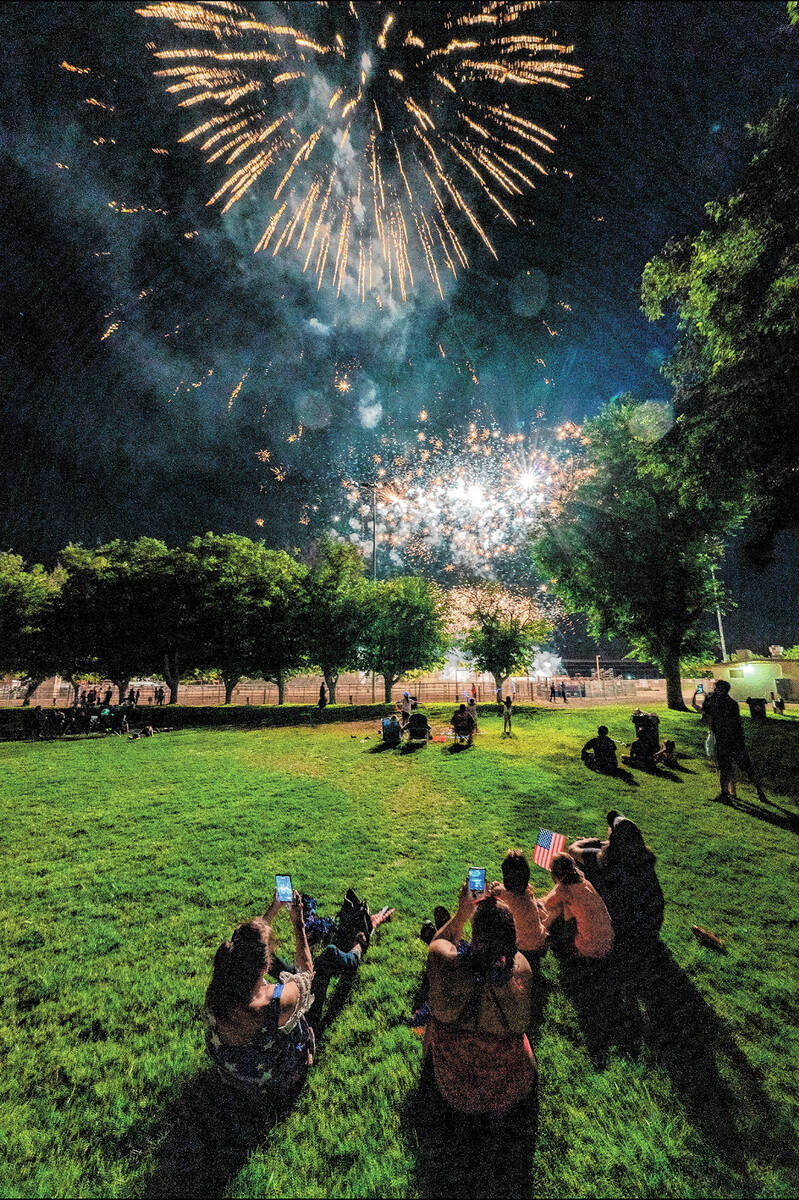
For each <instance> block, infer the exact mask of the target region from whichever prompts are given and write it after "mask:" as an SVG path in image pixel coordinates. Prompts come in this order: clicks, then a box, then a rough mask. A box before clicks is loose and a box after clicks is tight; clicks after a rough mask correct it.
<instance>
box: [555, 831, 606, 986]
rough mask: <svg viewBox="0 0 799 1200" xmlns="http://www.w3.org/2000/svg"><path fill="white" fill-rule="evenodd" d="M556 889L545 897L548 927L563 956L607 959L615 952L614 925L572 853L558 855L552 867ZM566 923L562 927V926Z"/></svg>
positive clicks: (587, 960) (585, 960)
mask: <svg viewBox="0 0 799 1200" xmlns="http://www.w3.org/2000/svg"><path fill="white" fill-rule="evenodd" d="M549 869H550V872H551V874H552V878H553V879H554V880H555V886H554V887H553V889H552V891H551V892H548V893H547V894H546V896H544V897H543V898H542V901H541V902H542V904H543V906H544V908H545V909H546V912H547V916H546V921H545V924H546V927H547V929H548V930H552V929H553V926H554V925H555V922H556V921H557V922H558V925H557V926H556V927H555V929H554V930H553V939H556V940H555V943H554V944H556V945H557V947H558V950H559V952H560V953H565V956H566V957H574V958H576V959H578V960H580V961H583V962H597V961H599V960H602V959H605V958H607V956H608V955H609V954H610V952H611V950H612V949H613V925H612V923H611V920H610V914H609V913H608V910H607V908H606V906H605V902H604V900H603V899H602V897H601V896H600V895H599V893H598V892H597V890H596V888H595V887H594V886H593V885H592V884H590V883H589V882H588V880H587V879H586V877H585V875H583V873H582V871H581V870H580V869H579V868H578V867H577V865H576V864H575V861H574V859H573V858H571V856H570V855H568V854H556V855H555V857H554V858H553V859H552V863H551V865H550V868H549ZM561 922H562V924H561Z"/></svg>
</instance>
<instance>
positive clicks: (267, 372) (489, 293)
mask: <svg viewBox="0 0 799 1200" xmlns="http://www.w3.org/2000/svg"><path fill="white" fill-rule="evenodd" d="M250 7H252V8H253V9H254V10H257V9H258V7H259V6H258V5H257V4H256V5H252V6H250ZM434 12H435V10H432V9H431V7H430V6H427V16H426V17H424V16H422V17H420V19H421V20H425V19H426V20H428V21H430V20H433V19H435V17H434V15H432V14H434ZM541 21H542V26H543V29H542V31H546V32H550V31H552V30H556V31H557V33H558V35H559V39H560V40H561V41H565V42H569V43H572V42H573V43H574V46H575V50H574V55H573V58H574V61H576V62H577V63H578V64H579V65H580V66H581V67H582V68H583V70H584V77H583V79H582V80H581V81H579V82H578V83H576V84H574V85H573V86H572V87H571V88H570V89H569V90H568V91H565V92H557V93H556V94H547V95H544V92H545V91H548V92H549V93H554V89H544V88H533V89H528V90H529V91H530V92H531V93H532V95H531V98H530V100H529V103H530V105H531V107H530V114H531V116H532V117H533V119H535V120H540V121H541V123H542V124H544V125H546V126H548V127H549V128H551V129H552V130H553V131H554V132H556V133H557V135H558V139H559V140H558V145H557V150H556V154H555V156H554V160H553V161H554V169H553V170H552V172H551V174H550V176H549V178H548V179H545V180H542V181H541V184H540V186H539V187H538V188H537V190H536V192H535V193H534V194H533V195H532V197H530V198H527V199H525V200H524V202H523V204H522V205H521V207H520V208H519V209H518V210H517V211H518V213H519V215H520V216H521V218H522V219H521V220H520V222H519V225H518V227H517V228H516V229H511V228H510V227H509V226H507V225H502V224H501V222H500V221H499V220H498V221H497V222H496V224H491V225H490V232H491V237H492V238H493V239H494V240H495V244H496V246H497V250H498V260H497V261H496V262H495V261H494V260H493V259H492V258H491V257H490V255H489V254H488V253H487V252H486V251H485V250H484V248H482V247H481V244H480V243H479V242H478V241H476V239H475V243H474V244H470V245H469V255H470V259H471V263H472V266H471V269H470V270H469V271H468V272H466V273H465V274H463V275H461V276H460V278H459V280H458V281H457V283H453V284H451V285H448V286H447V287H446V288H445V299H444V301H443V302H442V301H441V299H440V298H439V296H438V294H437V293H436V292H435V291H434V290H433V288H432V287H431V285H430V283H429V281H428V280H426V279H425V278H422V277H421V275H420V277H419V278H418V280H417V286H416V288H415V290H414V291H413V292H412V293H411V294H410V297H409V300H408V302H407V303H405V304H403V303H401V302H400V301H399V300H397V299H396V298H390V297H386V298H385V303H383V305H382V308H380V307H378V305H377V304H375V303H374V301H371V302H367V303H366V304H363V305H362V304H361V303H360V302H356V301H355V300H354V299H352V298H351V297H349V298H348V297H347V296H342V297H340V298H338V299H337V298H336V296H335V293H334V291H333V290H332V288H331V287H330V286H329V285H327V284H325V285H323V287H322V289H321V290H319V291H317V288H316V280H315V278H314V277H313V276H312V275H310V274H308V275H303V274H302V273H301V271H300V266H299V265H298V262H297V261H296V259H293V258H291V257H290V256H284V255H282V254H281V255H278V256H277V257H275V258H272V257H267V256H266V255H263V254H259V255H254V254H253V252H252V250H253V245H254V244H255V242H256V241H257V239H258V238H259V237H260V235H261V233H262V232H263V228H264V224H265V219H266V218H268V215H269V211H270V209H269V198H268V195H267V191H266V189H264V190H263V191H259V189H258V187H257V186H256V187H255V188H253V189H252V192H251V193H250V194H249V195H248V196H247V197H245V199H243V200H242V201H240V202H239V203H238V204H237V205H235V206H234V207H233V208H232V209H231V211H230V212H229V213H227V214H225V215H222V213H221V210H220V208H219V206H211V207H207V206H206V201H207V200H208V199H209V197H210V196H211V195H212V194H213V192H214V191H215V190H216V188H217V187H218V186H219V184H220V182H221V179H222V178H223V176H221V175H220V173H219V169H218V167H217V168H216V169H215V168H214V166H213V165H208V164H206V163H205V162H204V160H203V157H202V155H201V154H200V152H199V150H198V148H197V146H196V144H194V145H192V144H189V145H181V144H179V142H178V139H179V138H180V136H181V135H182V134H183V133H185V132H186V129H187V128H188V127H189V125H187V117H186V114H185V113H181V112H180V111H179V110H178V108H177V104H176V101H175V99H174V98H173V97H170V96H167V95H165V93H164V88H163V84H162V82H161V81H159V80H156V79H154V78H153V69H154V61H153V57H152V54H151V52H150V51H149V50H148V49H147V47H146V43H147V42H148V41H153V40H154V39H155V38H156V37H157V36H159V37H160V36H161V35H162V34H163V32H164V30H163V29H159V30H156V29H155V28H154V26H155V25H156V22H152V21H144V20H142V19H141V17H139V16H137V15H136V12H135V6H134V5H133V4H127V3H115V4H108V3H105V4H94V3H81V4H60V3H52V2H49V3H46V4H19V3H17V4H6V5H3V6H2V9H0V26H2V32H3V45H4V47H5V51H6V54H5V58H6V68H5V71H4V73H3V77H2V83H1V84H0V87H2V89H3V104H2V116H1V117H0V122H1V124H0V128H2V158H3V176H4V184H5V186H4V196H5V204H4V206H3V215H2V221H3V225H4V228H3V246H4V253H3V269H2V283H3V291H4V302H3V312H4V329H5V333H4V338H3V343H2V366H3V387H2V405H3V413H2V420H3V447H4V470H3V474H2V484H1V485H0V487H1V488H2V493H1V494H0V541H1V542H2V546H3V548H4V549H5V548H9V549H14V550H16V551H18V552H20V553H22V554H24V555H25V556H26V558H28V559H29V560H34V561H43V562H45V563H48V564H50V563H52V561H53V559H54V557H55V554H56V553H57V551H58V549H59V548H60V547H61V546H63V545H64V544H65V543H66V542H68V541H70V540H75V541H81V542H83V543H84V544H88V545H92V544H95V543H97V542H99V541H103V540H106V539H109V538H111V537H114V536H124V537H135V536H139V535H143V534H147V535H153V536H159V537H163V538H164V539H165V540H167V541H169V542H176V541H178V540H182V539H185V538H186V537H188V536H191V535H192V534H195V533H202V532H204V531H205V530H208V529H213V530H215V531H216V532H224V531H227V530H235V531H238V532H241V533H246V534H248V535H250V536H264V537H265V538H266V539H267V540H268V541H269V542H270V544H274V545H281V546H286V547H294V546H302V544H303V543H304V542H307V541H308V539H309V538H311V537H313V536H316V535H318V534H319V533H320V532H322V531H323V530H324V529H325V528H327V527H328V526H329V523H330V519H331V517H332V515H333V514H334V513H335V512H336V511H337V510H338V508H339V507H340V499H341V484H340V480H341V478H342V477H343V476H346V475H347V474H348V473H350V474H351V473H352V472H353V471H355V472H357V471H359V470H361V469H362V464H363V462H365V461H366V460H368V457H369V455H370V454H371V453H373V452H374V451H375V448H378V449H379V447H380V445H381V444H384V443H381V439H382V438H388V439H390V441H391V444H392V445H394V446H397V445H400V446H401V445H403V444H404V443H405V442H411V441H412V440H413V439H415V438H416V437H417V432H418V414H419V412H420V411H421V410H425V411H426V412H427V413H428V421H427V426H426V427H427V428H428V429H431V430H433V429H435V430H439V431H444V430H453V431H458V430H460V429H465V428H466V426H467V425H468V423H469V421H470V420H471V419H473V418H474V417H475V416H477V417H478V418H479V419H480V420H482V421H490V422H491V423H493V424H494V425H495V426H496V427H498V428H499V429H501V430H502V431H503V432H504V433H512V432H514V431H526V430H529V428H530V426H531V422H534V421H536V420H538V421H540V422H544V423H546V424H548V425H556V424H558V423H560V422H563V421H565V420H574V421H577V422H579V421H581V420H582V419H583V418H584V417H587V416H591V415H593V414H595V413H596V412H597V411H598V410H599V409H600V408H601V406H602V405H603V404H604V403H605V402H607V400H609V399H610V398H611V397H612V396H614V395H616V394H618V393H619V392H623V391H632V392H634V393H635V394H636V395H638V396H639V397H640V398H642V399H651V400H657V401H663V402H666V401H668V399H669V388H668V384H667V382H666V380H665V379H664V378H663V376H662V375H661V374H660V373H659V367H660V366H661V364H662V362H663V360H664V357H665V356H666V355H667V354H668V351H669V348H670V345H671V343H672V340H673V336H674V328H673V326H672V325H670V324H669V322H668V321H663V322H660V323H658V324H657V325H651V324H649V323H648V322H647V321H646V319H645V318H644V317H643V315H642V314H641V312H640V310H639V304H640V298H639V291H640V277H641V272H642V269H643V266H644V264H645V263H646V261H647V260H648V259H649V258H650V257H651V256H652V255H653V254H654V253H656V252H657V251H658V250H660V249H661V248H662V246H663V245H664V243H665V242H666V241H667V240H668V239H669V238H671V237H679V236H682V235H684V234H686V233H689V232H691V231H692V230H695V229H696V228H697V227H698V225H699V224H700V222H701V220H702V216H703V205H704V203H705V202H706V201H708V200H710V199H712V198H714V197H716V196H720V195H724V194H725V193H727V192H729V191H730V190H731V189H732V188H733V187H734V185H735V181H736V176H737V174H738V172H739V171H740V168H741V165H742V163H743V162H744V161H745V159H746V157H747V155H748V152H749V146H748V140H747V137H746V134H745V131H744V125H745V123H746V122H747V121H750V120H755V119H757V118H758V117H760V116H761V115H762V114H763V113H764V112H765V111H766V110H767V109H768V108H769V107H771V106H772V105H773V104H774V103H775V102H776V100H777V99H778V98H779V97H780V96H782V95H790V94H794V95H796V91H797V88H796V78H797V75H796V55H797V46H798V45H799V41H798V40H797V30H796V29H793V30H792V29H791V28H790V27H789V25H788V19H787V13H786V8H785V5H784V4H783V3H766V4H757V3H749V2H748V0H747V2H746V3H724V4H720V3H714V4H671V3H663V2H661V0H658V2H657V3H654V4H649V3H640V2H636V3H627V4H624V3H622V4H617V3H601V4H590V3H580V4H568V3H567V4H554V5H552V6H551V7H550V8H549V10H548V11H546V12H545V15H544V16H542V18H541ZM158 24H159V25H161V24H162V23H160V22H159V23H158ZM190 40H191V36H190V35H187V42H186V43H184V44H187V43H188V41H190ZM175 44H179V43H175ZM62 63H67V64H70V65H71V66H72V67H77V68H79V69H80V70H79V71H76V70H69V69H66V68H65V67H63V66H62V65H61V64H62ZM539 93H540V94H539ZM87 101H92V102H87ZM155 151H168V153H155ZM547 165H549V163H548V164H547ZM125 209H130V210H135V211H128V212H126V211H123V210H125ZM551 331H554V336H553V333H552V332H551ZM104 335H105V336H104ZM442 349H443V354H442ZM538 359H542V360H543V361H544V365H543V366H542V365H541V364H540V363H539V362H538V361H537V360H538ZM341 378H346V379H347V381H348V383H349V385H350V387H349V390H348V391H345V392H342V391H338V390H337V389H336V387H335V383H336V380H340V379H341ZM475 380H476V381H477V382H475ZM540 414H542V415H540ZM300 426H301V427H302V436H301V437H297V436H296V435H297V433H298V431H299V428H300ZM290 438H293V439H294V440H291V441H289V440H288V439H290ZM731 467H732V469H733V470H734V464H731ZM256 521H258V522H259V523H258V524H256ZM798 547H799V539H798V538H797V536H796V534H795V533H788V534H784V535H782V537H781V538H780V539H779V540H778V542H777V547H776V550H777V555H776V563H775V567H774V569H773V570H772V571H771V573H770V574H767V575H762V576H755V575H753V574H751V573H750V572H748V571H747V570H746V569H745V568H744V567H743V566H742V564H741V561H740V557H739V555H738V554H737V553H736V552H735V549H734V548H733V551H732V553H731V555H730V557H729V559H728V562H727V564H726V565H725V568H724V571H723V575H724V578H725V580H726V582H727V583H728V585H729V586H730V588H731V591H732V593H733V596H734V598H735V599H736V600H737V601H738V605H739V607H738V608H737V610H736V611H735V612H733V613H732V614H731V615H730V616H729V618H727V620H726V629H727V641H728V646H729V648H730V649H734V648H736V647H751V648H753V649H757V650H761V651H762V650H765V649H766V647H767V645H768V644H769V643H770V642H775V641H776V642H778V643H782V644H787V645H790V644H793V643H795V642H797V641H799V635H798V634H797V628H796V613H797V599H798V598H799V592H798V591H797V576H799V571H798V570H797V566H798V565H799V548H798ZM574 649H575V650H578V651H579V649H580V647H579V646H577V645H576V644H575V647H574Z"/></svg>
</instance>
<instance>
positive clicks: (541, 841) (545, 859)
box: [533, 829, 566, 871]
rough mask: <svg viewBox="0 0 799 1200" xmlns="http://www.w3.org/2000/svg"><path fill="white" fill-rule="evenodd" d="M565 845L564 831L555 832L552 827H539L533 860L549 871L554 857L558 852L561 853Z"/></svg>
mask: <svg viewBox="0 0 799 1200" xmlns="http://www.w3.org/2000/svg"><path fill="white" fill-rule="evenodd" d="M565 845H566V838H565V837H564V835H563V834H562V833H553V832H552V830H551V829H539V831H538V841H537V842H536V844H535V850H534V851H533V862H534V863H537V864H538V866H539V867H543V868H544V870H545V871H548V870H549V865H550V863H551V862H552V859H553V858H554V857H555V855H556V854H560V853H561V851H562V850H563V847H564V846H565Z"/></svg>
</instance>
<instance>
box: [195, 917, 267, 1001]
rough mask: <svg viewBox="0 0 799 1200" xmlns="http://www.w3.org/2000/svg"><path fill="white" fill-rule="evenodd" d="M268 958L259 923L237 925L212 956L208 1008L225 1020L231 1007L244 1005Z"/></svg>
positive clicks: (249, 998) (261, 975)
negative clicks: (230, 936)
mask: <svg viewBox="0 0 799 1200" xmlns="http://www.w3.org/2000/svg"><path fill="white" fill-rule="evenodd" d="M268 961H269V952H268V950H267V948H266V944H265V942H264V938H263V935H262V931H261V928H260V926H259V925H257V924H256V923H255V922H253V921H248V922H247V924H246V925H239V927H238V929H237V930H236V931H235V932H234V934H233V937H232V938H231V939H230V941H227V942H223V943H222V945H221V946H220V947H219V949H218V950H217V952H216V955H215V957H214V970H213V974H212V976H211V982H210V983H209V984H208V991H207V992H206V993H205V1004H206V1007H207V1009H208V1010H209V1012H212V1013H213V1015H214V1016H215V1017H218V1018H219V1019H220V1020H223V1021H224V1020H226V1019H227V1018H228V1017H229V1016H230V1013H231V1012H232V1011H233V1009H236V1008H245V1007H246V1006H247V1005H248V1004H249V1002H250V1000H251V998H252V994H253V992H254V991H255V989H256V987H257V985H258V982H259V980H260V979H262V978H263V975H264V971H265V970H266V967H267V964H268Z"/></svg>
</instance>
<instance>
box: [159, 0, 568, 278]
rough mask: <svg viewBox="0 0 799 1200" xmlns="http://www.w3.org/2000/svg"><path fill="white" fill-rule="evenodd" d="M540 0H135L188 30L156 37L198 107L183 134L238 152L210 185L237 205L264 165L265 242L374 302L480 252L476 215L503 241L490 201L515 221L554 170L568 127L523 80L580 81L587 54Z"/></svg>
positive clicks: (210, 147)
mask: <svg viewBox="0 0 799 1200" xmlns="http://www.w3.org/2000/svg"><path fill="white" fill-rule="evenodd" d="M541 8H542V6H541V5H540V4H539V3H537V2H536V0H484V2H482V3H467V4H459V5H457V6H455V5H453V6H451V7H450V6H449V5H447V4H441V5H436V6H429V7H428V9H427V10H423V9H421V8H420V6H418V5H407V6H403V4H402V3H401V2H400V3H397V4H396V5H395V6H394V7H393V10H392V11H388V9H387V6H386V5H385V4H384V3H382V2H380V0H377V2H370V3H355V2H353V3H348V4H340V3H336V4H327V3H319V4H317V5H312V4H308V3H284V4H268V5H262V6H260V7H259V6H257V5H253V7H252V10H251V9H250V8H248V7H244V6H242V5H239V4H236V3H232V2H230V0H210V2H209V3H203V4H201V3H195V2H185V3H184V2H180V0H165V2H163V3H152V4H147V5H145V6H144V7H142V8H139V9H137V10H136V11H137V12H138V13H139V14H140V15H141V16H142V17H145V18H148V19H159V20H161V21H165V22H169V23H170V24H171V25H172V26H173V27H174V29H175V30H177V31H178V32H179V33H180V35H181V37H180V40H181V41H184V40H185V36H186V35H187V34H189V35H191V39H192V40H191V44H190V45H189V46H188V47H186V46H183V45H176V44H169V45H162V46H160V47H159V48H157V49H156V50H155V51H154V54H155V57H156V58H157V59H158V60H159V63H160V69H159V70H157V71H156V75H157V76H158V77H160V78H161V79H163V80H164V81H165V85H166V90H167V91H168V92H169V93H171V94H173V95H176V96H179V97H180V99H179V101H178V103H179V105H180V107H181V108H186V109H193V108H198V110H201V111H202V119H201V120H199V121H198V122H197V123H196V124H195V125H194V126H193V127H192V128H191V129H189V130H188V132H187V133H185V134H184V135H183V137H182V138H181V141H182V142H195V141H196V142H199V145H200V148H201V150H202V151H203V153H204V154H205V155H206V158H207V161H208V162H217V161H221V162H223V163H224V165H225V167H226V168H228V171H227V175H226V178H225V179H224V181H223V182H222V184H221V186H220V187H219V188H218V189H217V191H216V192H215V193H214V195H213V196H212V197H211V199H210V200H209V201H208V203H209V204H215V203H221V205H222V211H223V212H227V211H228V210H229V209H231V208H232V207H233V206H234V205H235V204H236V203H237V202H238V201H239V200H240V199H241V198H242V197H243V196H244V195H246V194H247V193H248V192H249V191H250V189H251V188H252V187H253V185H255V184H256V183H259V182H260V183H261V184H262V185H263V186H264V187H265V188H266V189H267V194H268V195H269V197H270V208H271V211H270V215H269V217H268V220H267V221H266V225H265V228H264V232H263V234H262V236H261V237H260V239H259V240H258V242H257V244H256V246H255V250H256V252H264V253H265V252H269V253H271V254H272V255H275V254H277V253H278V252H279V251H281V250H284V251H292V252H293V253H295V254H296V255H298V256H299V258H300V261H301V262H302V265H303V270H313V271H314V272H315V274H316V277H317V281H318V286H319V287H321V285H322V282H323V280H325V279H328V280H329V281H330V282H331V283H332V285H333V287H334V288H335V290H336V292H337V293H340V292H341V290H342V288H343V287H345V284H346V286H347V289H348V291H349V292H350V293H351V294H353V295H357V296H358V298H360V300H361V301H362V302H364V301H365V299H366V296H367V294H375V296H376V297H378V298H379V296H378V293H379V291H380V290H383V291H388V292H397V293H398V294H399V295H400V296H401V297H402V299H405V298H406V297H407V294H408V291H409V290H410V289H411V288H412V287H413V286H414V283H415V278H416V274H418V264H421V263H423V264H424V268H425V269H426V271H427V273H428V275H429V277H430V279H431V280H432V281H433V284H434V285H435V287H436V289H437V290H438V292H439V294H440V295H442V296H443V283H442V280H443V278H444V276H445V275H446V273H449V274H450V275H451V276H453V277H457V276H458V274H459V272H461V271H463V270H465V269H466V268H467V267H468V265H469V256H468V253H467V248H466V243H465V241H464V233H463V230H467V231H471V234H472V235H476V237H477V238H479V240H480V241H481V242H482V244H483V245H484V246H485V248H486V249H487V250H488V251H489V252H490V253H491V254H492V255H494V257H496V251H495V248H494V245H493V242H492V239H491V236H490V233H489V231H488V229H487V227H486V226H487V224H488V218H487V217H486V215H484V214H485V213H488V214H489V215H493V216H494V217H497V216H499V218H501V219H502V220H503V221H507V222H510V223H511V224H512V225H515V224H516V218H515V217H514V215H513V212H512V211H511V208H512V207H513V205H514V202H516V201H517V199H518V197H520V196H523V195H524V194H526V193H528V192H529V191H530V190H531V189H533V188H534V187H535V182H534V179H535V177H536V176H540V175H546V174H547V168H546V166H545V159H546V156H547V155H551V154H552V153H553V143H554V142H555V141H556V138H555V136H554V134H552V133H550V132H549V131H548V130H546V129H545V128H543V127H542V126H541V125H539V124H538V123H536V122H535V121H533V120H531V119H530V117H529V116H528V115H527V110H528V104H527V101H528V94H527V89H530V88H532V87H534V86H536V85H540V84H548V85H550V86H552V87H556V88H567V87H568V86H569V84H570V82H571V81H572V80H574V79H577V78H579V77H580V75H581V70H580V68H579V67H578V66H576V65H575V64H574V63H572V62H570V61H568V55H569V54H570V52H571V50H572V47H571V46H566V45H561V44H559V43H558V42H557V41H555V40H554V38H553V37H549V36H546V35H543V34H541V33H537V32H535V31H534V30H533V28H532V25H533V14H534V13H540V11H541ZM544 11H546V9H545V8H544ZM412 16H413V18H414V22H415V25H416V28H414V27H413V23H412V22H411V17H412ZM520 98H521V99H523V100H524V101H525V103H524V105H521V106H520V105H519V100H520ZM520 107H521V109H522V111H519V108H520ZM467 236H468V234H467Z"/></svg>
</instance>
